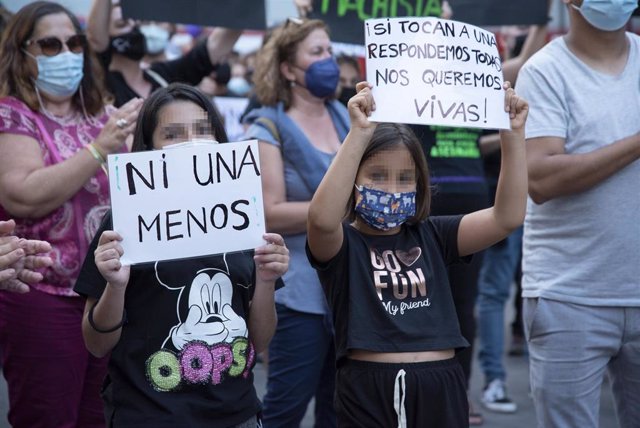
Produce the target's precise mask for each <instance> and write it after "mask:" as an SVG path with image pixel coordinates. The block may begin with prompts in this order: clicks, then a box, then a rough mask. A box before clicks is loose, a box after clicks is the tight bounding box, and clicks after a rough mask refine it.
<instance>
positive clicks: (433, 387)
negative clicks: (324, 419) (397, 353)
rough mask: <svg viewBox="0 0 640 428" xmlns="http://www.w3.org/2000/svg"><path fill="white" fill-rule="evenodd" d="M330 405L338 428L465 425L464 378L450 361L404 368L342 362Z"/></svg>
mask: <svg viewBox="0 0 640 428" xmlns="http://www.w3.org/2000/svg"><path fill="white" fill-rule="evenodd" d="M335 402H336V415H337V418H338V427H340V428H356V427H358V428H359V427H362V428H377V427H379V428H396V427H405V426H406V428H466V427H468V426H469V404H468V402H467V394H466V388H465V379H464V374H463V373H462V368H461V367H460V363H459V362H458V360H457V359H456V358H451V359H449V360H442V361H430V362H424V363H405V364H389V363H372V362H365V361H356V360H349V359H345V360H344V361H343V362H341V364H340V365H339V367H338V372H337V378H336V398H335ZM403 422H404V423H405V424H406V425H403Z"/></svg>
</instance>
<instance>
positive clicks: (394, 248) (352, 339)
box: [307, 216, 468, 363]
mask: <svg viewBox="0 0 640 428" xmlns="http://www.w3.org/2000/svg"><path fill="white" fill-rule="evenodd" d="M461 218H462V216H443V217H430V218H429V219H427V220H426V221H424V222H422V223H419V224H417V225H413V226H409V225H406V224H405V225H403V226H402V228H401V230H400V232H398V233H397V234H394V235H386V236H384V235H367V234H363V233H361V232H359V231H357V230H356V229H354V228H353V227H352V226H350V225H346V224H344V225H343V232H344V234H343V236H344V240H343V243H342V247H341V248H340V251H339V252H338V254H337V255H336V256H335V257H334V258H333V259H331V260H330V261H328V262H327V263H319V262H317V261H316V260H315V259H314V258H313V256H312V255H311V253H310V251H309V248H308V246H307V255H308V257H309V260H310V261H311V264H312V265H313V266H314V267H315V268H316V270H317V272H318V277H319V278H320V282H321V283H322V285H323V287H324V288H325V292H326V294H327V298H328V300H329V304H330V306H331V309H332V311H333V319H334V325H335V332H336V333H335V339H336V354H337V358H338V363H340V361H341V360H342V359H343V358H345V357H346V356H347V355H348V352H349V350H352V349H361V350H367V351H372V352H419V351H436V350H444V349H457V348H462V347H466V346H468V343H467V341H466V340H465V339H464V338H463V337H462V335H461V334H460V327H459V325H458V319H457V316H456V311H455V307H454V305H453V298H452V297H451V290H450V287H449V279H448V276H447V266H448V265H450V264H453V263H456V262H460V261H463V260H461V259H460V257H459V255H458V245H457V236H458V226H459V224H460V220H461Z"/></svg>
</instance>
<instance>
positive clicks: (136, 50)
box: [111, 27, 147, 61]
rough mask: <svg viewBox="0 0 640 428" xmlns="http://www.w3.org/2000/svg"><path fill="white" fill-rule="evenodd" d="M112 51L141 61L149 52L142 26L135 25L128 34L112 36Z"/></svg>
mask: <svg viewBox="0 0 640 428" xmlns="http://www.w3.org/2000/svg"><path fill="white" fill-rule="evenodd" d="M111 52H113V53H117V54H120V55H123V56H126V57H127V58H129V59H132V60H134V61H140V60H141V59H142V57H143V56H145V54H146V53H147V42H146V40H145V38H144V34H142V32H141V31H140V28H138V27H133V30H131V31H130V32H128V33H127V34H122V35H120V36H116V37H111Z"/></svg>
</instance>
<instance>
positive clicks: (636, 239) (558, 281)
mask: <svg viewBox="0 0 640 428" xmlns="http://www.w3.org/2000/svg"><path fill="white" fill-rule="evenodd" d="M562 1H563V2H564V3H565V4H566V5H567V8H568V11H569V14H570V19H571V24H570V30H569V33H568V34H567V35H566V36H564V37H562V38H558V39H556V40H554V41H552V42H551V43H549V44H548V45H547V46H546V47H545V48H543V49H542V50H541V51H540V52H539V53H538V54H536V55H535V56H534V57H532V58H531V60H530V61H529V62H528V63H527V64H526V65H525V66H524V67H523V69H522V70H521V72H520V74H519V76H518V85H517V90H518V93H519V94H520V95H521V96H522V97H524V98H525V99H527V100H529V103H530V114H529V119H528V121H527V127H526V136H527V158H528V167H529V195H530V200H529V203H528V207H527V217H526V220H525V228H524V243H523V296H524V318H525V329H526V331H525V333H526V334H527V340H528V343H529V351H530V366H531V388H532V392H533V398H534V403H535V407H536V414H537V418H538V426H539V427H563V428H564V427H579V428H585V427H597V426H598V417H599V415H598V411H599V402H600V401H599V399H600V390H601V385H602V382H603V378H604V373H605V371H607V370H608V372H609V375H610V379H611V384H612V389H613V393H614V396H615V401H616V410H617V413H618V418H619V421H620V426H621V427H638V426H640V404H639V403H640V217H639V215H638V213H639V212H640V161H638V159H639V158H640V134H639V131H640V37H638V36H636V35H634V34H631V33H626V32H625V25H626V23H627V22H628V20H629V18H630V16H631V14H632V12H633V10H634V9H635V8H636V7H637V6H638V1H637V0H597V1H594V0H562Z"/></svg>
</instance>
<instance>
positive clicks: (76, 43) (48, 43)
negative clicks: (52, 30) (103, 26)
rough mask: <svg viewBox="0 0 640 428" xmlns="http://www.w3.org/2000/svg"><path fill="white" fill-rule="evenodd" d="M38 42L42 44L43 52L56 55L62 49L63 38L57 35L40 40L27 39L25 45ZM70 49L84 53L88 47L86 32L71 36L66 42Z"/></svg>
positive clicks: (47, 54)
mask: <svg viewBox="0 0 640 428" xmlns="http://www.w3.org/2000/svg"><path fill="white" fill-rule="evenodd" d="M33 43H37V44H38V46H40V50H41V51H42V54H43V55H45V56H56V55H58V54H59V53H60V52H61V51H62V43H63V42H62V40H60V39H59V38H57V37H45V38H44V39H40V40H27V41H26V42H25V44H24V45H25V46H30V45H32V44H33ZM64 43H65V44H66V45H67V47H68V48H69V50H70V51H71V52H73V53H82V52H84V50H85V48H86V47H87V36H85V35H84V34H76V35H75V36H71V37H69V38H68V39H67V41H66V42H64Z"/></svg>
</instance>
